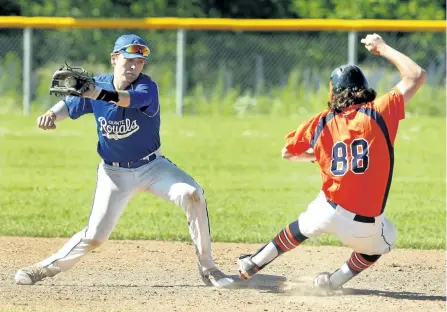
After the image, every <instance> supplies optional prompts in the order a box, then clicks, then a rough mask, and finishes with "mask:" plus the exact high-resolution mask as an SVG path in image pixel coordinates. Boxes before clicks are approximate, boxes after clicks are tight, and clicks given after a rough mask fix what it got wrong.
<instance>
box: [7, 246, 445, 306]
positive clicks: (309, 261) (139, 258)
mask: <svg viewBox="0 0 447 312" xmlns="http://www.w3.org/2000/svg"><path fill="white" fill-rule="evenodd" d="M66 241H67V239H66V238H62V239H60V238H57V239H54V238H29V237H0V250H1V253H0V311H49V312H50V311H163V312H168V311H197V312H202V311H213V312H216V311H227V312H228V311H292V310H295V311H363V312H364V311H390V312H393V311H399V312H402V311H405V312H410V311H418V312H420V311H430V312H434V311H445V309H446V304H445V301H446V297H445V290H446V289H445V253H444V252H443V251H420V250H402V249H397V250H393V251H392V252H391V253H390V254H388V255H386V256H384V257H382V259H380V261H379V262H378V263H377V264H376V265H375V266H374V267H373V268H372V269H369V270H368V271H365V272H363V273H362V274H361V275H359V276H357V277H356V278H355V279H353V280H352V281H350V282H349V283H348V284H346V285H345V288H344V290H343V293H339V294H336V295H333V296H325V297H322V296H318V295H317V294H315V293H314V292H313V291H312V288H311V285H312V279H313V277H314V276H315V275H316V274H317V273H319V272H321V271H332V270H334V269H336V268H337V267H339V266H340V265H341V264H342V263H343V262H344V261H345V260H346V259H347V258H348V257H349V255H350V253H351V251H350V250H349V249H347V248H341V247H312V246H300V247H299V248H298V249H296V250H294V251H292V252H289V253H286V254H284V255H282V256H281V257H280V258H279V259H277V260H276V261H275V262H274V263H273V264H271V265H270V266H268V267H266V268H265V269H264V270H263V271H262V274H259V275H258V276H255V278H253V279H252V280H250V281H249V282H242V281H240V282H237V288H235V289H217V288H213V287H205V286H203V285H202V283H201V281H200V279H199V275H198V273H197V265H196V258H195V255H194V250H193V247H192V246H191V244H189V243H182V242H161V241H109V242H108V243H106V244H105V245H103V246H102V247H100V248H99V249H97V250H95V251H93V252H92V253H91V254H89V255H87V256H86V257H85V258H84V259H83V260H82V261H81V263H80V264H79V265H77V266H76V267H74V268H73V269H71V270H70V271H68V272H64V273H61V274H59V275H57V276H56V277H54V278H52V279H47V280H45V281H42V282H41V283H39V284H37V285H33V286H19V285H15V284H14V274H15V271H16V270H17V269H19V268H21V267H23V266H27V265H30V264H33V263H34V262H37V261H39V260H41V259H43V258H45V257H46V256H48V255H50V254H51V253H53V252H55V251H56V250H57V249H58V248H59V247H61V246H62V244H63V243H65V242H66ZM258 247H260V244H256V245H250V244H231V243H214V244H213V253H214V257H215V259H216V263H217V264H218V265H219V267H220V268H221V269H222V270H223V271H225V272H227V273H228V274H231V275H234V276H236V270H237V267H236V260H235V259H236V257H237V256H239V254H241V253H250V252H253V251H254V250H256V248H258Z"/></svg>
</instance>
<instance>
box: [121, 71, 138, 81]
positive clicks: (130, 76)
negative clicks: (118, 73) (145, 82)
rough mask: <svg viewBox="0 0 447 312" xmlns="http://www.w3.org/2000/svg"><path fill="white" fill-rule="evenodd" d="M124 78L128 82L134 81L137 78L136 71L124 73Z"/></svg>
mask: <svg viewBox="0 0 447 312" xmlns="http://www.w3.org/2000/svg"><path fill="white" fill-rule="evenodd" d="M123 78H124V79H125V80H126V81H127V82H133V81H134V80H135V79H136V78H137V75H135V74H134V73H124V74H123Z"/></svg>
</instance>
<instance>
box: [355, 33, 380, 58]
mask: <svg viewBox="0 0 447 312" xmlns="http://www.w3.org/2000/svg"><path fill="white" fill-rule="evenodd" d="M360 42H361V43H363V44H364V45H365V48H366V49H367V50H368V51H369V52H371V53H372V54H376V55H381V51H382V49H383V48H384V47H385V45H386V43H385V41H384V40H383V39H382V37H380V36H379V35H378V34H372V35H367V36H366V37H365V38H363V39H362V40H361V41H360Z"/></svg>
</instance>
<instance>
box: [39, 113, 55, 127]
mask: <svg viewBox="0 0 447 312" xmlns="http://www.w3.org/2000/svg"><path fill="white" fill-rule="evenodd" d="M55 121H56V115H55V114H54V113H53V112H52V111H48V112H46V113H45V114H43V115H41V116H39V117H38V118H37V126H38V127H39V128H40V129H43V130H53V129H56V124H55V123H54V122H55Z"/></svg>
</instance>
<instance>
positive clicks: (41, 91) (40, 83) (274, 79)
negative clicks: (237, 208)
mask: <svg viewBox="0 0 447 312" xmlns="http://www.w3.org/2000/svg"><path fill="white" fill-rule="evenodd" d="M123 33H136V34H138V35H140V36H142V37H144V38H145V39H146V40H147V41H148V43H149V46H150V48H151V55H150V61H149V64H148V65H147V66H146V68H145V70H144V71H145V72H146V73H148V74H149V75H151V76H152V77H153V79H154V80H155V81H156V82H157V83H158V85H159V88H160V97H161V99H162V107H163V110H164V112H167V111H171V112H175V110H176V88H178V86H179V84H176V82H178V81H176V77H179V76H178V75H176V70H178V67H176V64H177V59H178V56H179V51H178V49H177V44H178V40H177V31H175V30H166V31H161V30H157V31H155V30H150V31H149V30H147V31H145V30H138V31H135V30H129V29H115V30H105V29H62V30H49V29H33V30H32V33H31V34H32V35H31V38H32V40H31V77H27V75H23V74H22V73H23V57H24V49H23V46H24V37H23V30H22V29H3V30H1V31H0V77H1V78H0V79H1V80H2V81H1V82H2V83H1V84H0V88H1V98H2V103H3V106H4V107H10V108H13V107H16V108H20V106H21V105H22V93H23V90H22V86H23V81H24V79H27V78H29V79H30V81H31V92H30V97H31V103H32V107H33V109H34V108H36V109H43V108H44V107H45V108H46V107H48V106H50V105H52V104H53V103H54V102H55V101H56V100H57V99H56V98H54V97H52V96H49V95H48V87H49V83H50V79H51V75H52V74H53V72H54V71H55V70H56V69H57V68H58V67H59V66H61V65H63V64H64V63H65V62H67V63H69V64H70V65H73V66H82V67H84V68H85V69H87V70H88V71H89V72H90V73H92V74H99V73H103V72H110V71H111V66H110V58H109V55H110V52H111V49H112V47H113V43H114V41H115V40H116V38H117V37H118V36H119V35H121V34H123ZM366 34H367V33H356V41H355V44H354V46H351V47H350V46H349V41H348V32H344V31H333V32H329V31H314V32H230V31H187V32H185V42H184V44H185V45H184V47H185V48H184V51H182V52H183V53H182V54H181V55H183V56H184V70H183V72H182V73H181V75H180V76H181V77H183V79H184V83H183V84H181V85H183V90H182V91H183V92H182V93H181V94H182V98H183V105H184V110H183V111H184V113H186V114H205V113H218V114H222V113H223V114H242V113H248V112H254V113H273V112H279V113H284V114H293V113H295V112H297V111H299V110H300V109H305V110H314V108H315V109H316V108H322V107H323V106H324V105H325V104H324V103H325V101H326V100H327V85H328V77H329V74H330V72H331V71H332V70H333V69H334V68H335V67H337V66H339V65H341V64H345V63H347V62H348V50H349V49H351V58H353V59H354V61H355V63H357V64H358V65H360V66H362V67H363V68H364V70H365V72H366V73H367V76H368V77H369V79H370V84H371V85H372V87H374V88H376V89H377V91H379V92H382V91H385V90H386V89H389V88H390V87H392V86H393V85H394V84H395V83H396V82H397V81H398V79H399V73H398V71H397V70H396V69H394V68H393V66H392V65H391V64H390V63H388V62H387V61H386V60H384V59H383V58H381V57H378V56H374V55H371V54H369V52H367V51H366V50H365V49H364V47H363V46H362V45H361V43H360V39H361V38H362V37H364V36H365V35H366ZM380 34H381V35H382V37H383V38H384V39H385V40H386V41H387V43H389V44H390V45H391V46H393V47H395V48H396V49H398V50H400V51H402V52H404V53H405V54H407V55H409V56H410V57H411V58H413V59H414V60H415V61H416V62H418V63H419V64H420V65H421V66H422V67H424V68H425V69H426V70H427V72H428V81H427V85H428V86H427V87H426V89H427V91H426V92H427V96H430V98H431V100H432V102H434V104H432V105H433V106H435V107H434V108H433V107H432V108H431V111H430V112H428V113H431V114H438V113H442V114H443V113H444V112H445V76H446V72H445V70H446V64H445V60H446V54H445V46H446V37H445V33H444V32H433V33H400V32H382V33H380ZM353 51H354V52H353ZM426 100H427V99H426V97H424V98H422V97H421V101H422V102H424V101H426ZM413 106H414V108H415V110H417V109H416V107H417V104H415V105H413ZM421 112H425V111H421Z"/></svg>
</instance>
